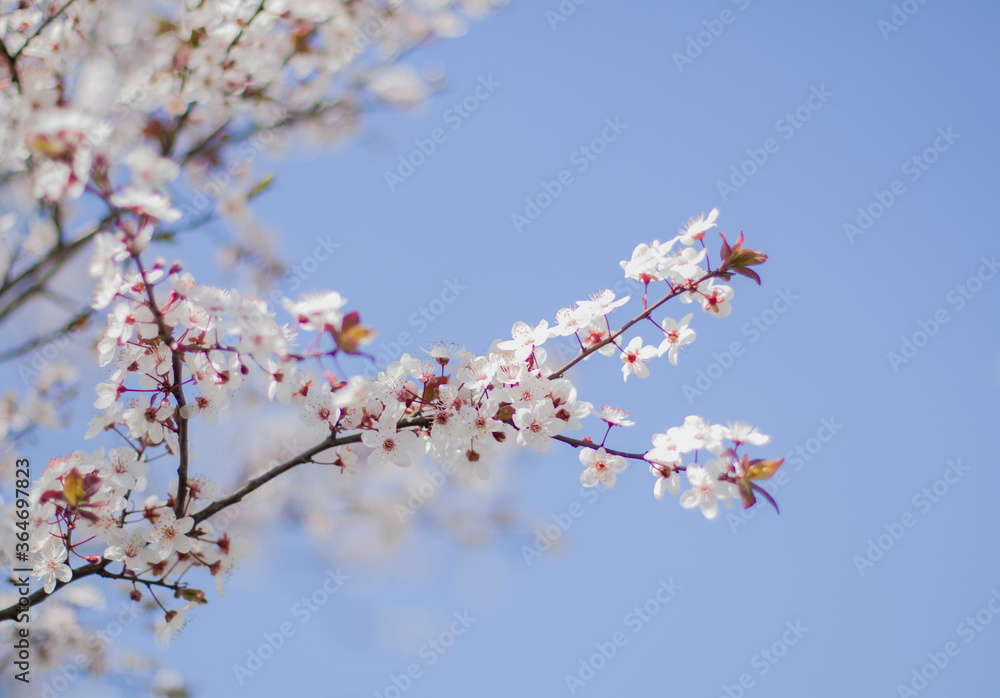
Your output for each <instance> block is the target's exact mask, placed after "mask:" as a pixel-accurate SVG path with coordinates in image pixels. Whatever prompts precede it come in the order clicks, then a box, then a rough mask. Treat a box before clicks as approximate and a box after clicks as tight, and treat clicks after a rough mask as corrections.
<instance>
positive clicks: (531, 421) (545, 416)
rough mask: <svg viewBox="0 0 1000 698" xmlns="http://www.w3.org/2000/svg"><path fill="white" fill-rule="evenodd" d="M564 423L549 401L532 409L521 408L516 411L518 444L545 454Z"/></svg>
mask: <svg viewBox="0 0 1000 698" xmlns="http://www.w3.org/2000/svg"><path fill="white" fill-rule="evenodd" d="M561 424H562V422H561V421H560V420H559V419H558V418H557V417H556V413H555V408H553V407H552V403H551V402H548V401H541V402H538V403H536V404H534V405H532V406H530V407H520V408H518V409H517V410H515V411H514V425H515V426H516V427H517V429H518V431H517V443H518V444H520V445H522V446H526V445H527V446H531V447H532V448H533V449H535V450H536V451H539V452H541V453H545V451H547V450H548V448H549V437H550V436H553V435H555V434H557V433H559V430H560V429H561Z"/></svg>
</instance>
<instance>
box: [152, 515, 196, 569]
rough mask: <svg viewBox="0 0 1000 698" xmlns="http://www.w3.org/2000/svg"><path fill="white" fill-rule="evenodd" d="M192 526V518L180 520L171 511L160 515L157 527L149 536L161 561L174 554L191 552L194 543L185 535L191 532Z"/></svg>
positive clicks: (154, 527) (186, 517)
mask: <svg viewBox="0 0 1000 698" xmlns="http://www.w3.org/2000/svg"><path fill="white" fill-rule="evenodd" d="M192 526H194V519H192V518H191V517H190V516H185V517H184V518H183V519H178V518H177V517H176V516H175V515H174V512H173V511H171V510H170V509H167V510H165V511H163V512H161V513H160V517H159V519H158V520H157V522H156V525H155V526H153V530H152V532H151V533H150V534H149V540H150V542H151V543H153V547H154V549H155V550H156V552H157V554H158V555H159V557H160V559H161V560H166V559H167V558H168V557H170V555H171V554H172V553H175V552H176V553H186V552H189V551H190V550H191V544H192V542H193V541H192V540H191V539H190V538H188V537H187V536H186V535H184V534H186V533H187V532H188V531H190V530H191V527H192Z"/></svg>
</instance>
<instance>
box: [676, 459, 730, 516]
mask: <svg viewBox="0 0 1000 698" xmlns="http://www.w3.org/2000/svg"><path fill="white" fill-rule="evenodd" d="M720 471H721V467H720V466H719V464H718V461H714V460H711V461H709V462H708V463H706V464H705V465H704V466H698V465H689V466H688V468H687V477H688V482H690V483H691V489H689V490H687V491H686V492H684V494H682V495H681V506H682V507H684V508H685V509H694V508H695V507H701V513H702V514H704V515H705V518H706V519H714V518H715V517H716V516H718V514H719V501H720V500H721V501H722V503H723V504H725V505H726V507H727V508H728V507H730V506H732V498H733V497H734V496H735V486H734V485H733V484H732V483H730V482H722V481H720V480H719V479H718V477H719V474H720Z"/></svg>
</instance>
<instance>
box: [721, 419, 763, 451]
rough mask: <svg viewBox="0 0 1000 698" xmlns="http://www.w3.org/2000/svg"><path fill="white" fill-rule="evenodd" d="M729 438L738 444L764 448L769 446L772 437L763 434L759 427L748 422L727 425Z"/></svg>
mask: <svg viewBox="0 0 1000 698" xmlns="http://www.w3.org/2000/svg"><path fill="white" fill-rule="evenodd" d="M727 429H728V434H727V438H728V439H729V440H730V441H732V442H733V443H736V444H740V445H742V444H750V445H751V446H763V445H765V444H767V443H768V442H769V441H770V440H771V437H770V436H767V435H766V434H761V433H760V432H759V431H757V427H754V426H751V425H749V424H747V423H746V422H729V423H728V424H727Z"/></svg>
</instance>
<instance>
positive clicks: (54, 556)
mask: <svg viewBox="0 0 1000 698" xmlns="http://www.w3.org/2000/svg"><path fill="white" fill-rule="evenodd" d="M66 556H67V553H66V546H65V545H63V544H62V543H61V542H60V541H58V540H56V539H55V538H50V539H49V541H48V542H47V543H46V544H45V545H44V547H42V548H41V549H40V550H38V558H39V559H37V560H36V562H35V565H34V568H33V569H32V570H31V573H32V574H33V575H34V576H35V579H37V580H39V581H42V580H44V584H45V586H44V589H45V593H46V594H51V593H52V591H53V590H54V589H55V588H56V581H57V580H58V581H60V582H63V583H66V582H68V581H69V580H70V579H72V578H73V570H72V569H70V567H69V565H65V564H63V562H64V561H65V560H66Z"/></svg>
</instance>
